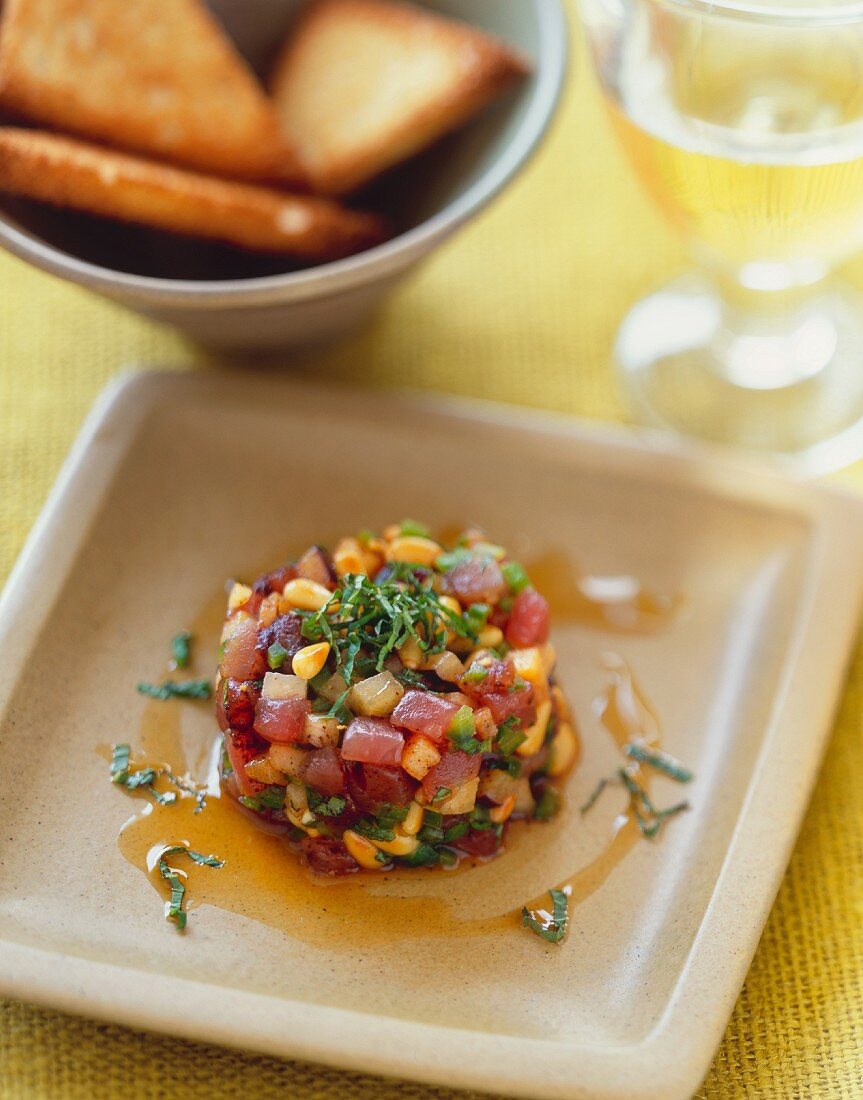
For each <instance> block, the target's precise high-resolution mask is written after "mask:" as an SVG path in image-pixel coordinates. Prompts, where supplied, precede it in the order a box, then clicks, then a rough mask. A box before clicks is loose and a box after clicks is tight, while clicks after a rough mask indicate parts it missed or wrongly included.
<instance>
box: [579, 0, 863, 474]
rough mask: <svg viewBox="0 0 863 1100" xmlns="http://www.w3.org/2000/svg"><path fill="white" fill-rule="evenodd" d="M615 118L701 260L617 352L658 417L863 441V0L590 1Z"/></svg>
mask: <svg viewBox="0 0 863 1100" xmlns="http://www.w3.org/2000/svg"><path fill="white" fill-rule="evenodd" d="M581 12H582V18H583V21H584V24H585V27H586V29H587V35H588V40H589V43H590V47H591V52H592V56H593V59H594V62H595V66H596V70H597V73H598V76H599V80H600V83H601V85H602V88H603V90H604V92H605V96H606V100H607V103H608V106H609V110H610V114H611V118H612V124H613V127H614V129H615V130H616V131H617V133H618V135H619V137H620V140H621V142H622V145H623V147H624V149H625V150H626V153H627V154H628V157H629V159H630V161H631V162H632V164H633V165H634V167H635V169H636V172H637V174H638V175H639V177H640V179H641V181H642V183H643V184H644V186H645V188H646V189H647V191H648V192H649V193H650V194H651V195H652V197H653V199H654V200H655V201H656V203H657V204H658V205H659V207H660V209H661V210H662V211H663V212H664V213H665V215H666V216H667V218H668V219H669V221H670V222H671V223H672V224H673V225H674V226H675V227H676V228H677V230H678V231H679V232H680V233H681V234H682V235H683V237H684V238H685V240H686V242H687V244H688V246H689V249H690V252H691V254H692V256H693V259H694V260H695V261H696V263H697V264H698V268H697V269H696V270H695V271H693V272H690V273H688V274H686V275H685V276H683V277H681V278H678V279H677V280H675V281H674V282H672V283H671V284H669V285H667V286H665V287H663V288H662V289H660V290H659V291H657V292H656V293H654V294H652V295H650V296H649V297H647V298H645V299H643V300H641V301H639V302H638V303H637V304H636V305H635V306H634V307H633V308H632V309H631V310H630V312H629V314H628V315H627V316H626V317H625V319H624V321H623V323H622V325H621V327H620V330H619V332H618V336H617V341H616V346H615V357H616V360H617V364H618V367H619V370H620V372H621V377H622V378H623V381H624V384H625V387H626V389H627V391H628V394H629V396H630V398H631V399H632V401H633V403H634V406H635V410H636V412H637V414H638V415H639V416H640V417H641V418H642V419H644V420H646V421H647V422H649V423H652V424H654V425H658V426H661V427H665V428H670V429H672V430H675V431H677V432H680V433H683V434H686V435H690V436H698V437H701V438H706V439H710V440H712V441H714V442H718V443H723V444H729V445H733V446H737V447H743V448H746V449H749V450H757V451H764V452H771V453H776V454H781V455H785V456H791V457H793V458H794V459H796V460H798V461H799V462H802V463H803V464H804V465H805V466H806V467H807V468H809V469H811V470H813V471H816V472H820V471H823V470H827V469H833V468H837V467H839V466H842V465H845V464H847V463H848V462H850V461H852V460H853V459H855V458H857V457H859V456H860V455H863V297H861V296H860V295H858V294H857V292H856V291H854V290H853V289H852V288H850V287H848V286H844V285H843V284H841V283H840V282H838V281H835V280H834V279H832V278H830V277H829V274H830V270H831V268H832V267H833V266H834V265H835V264H836V263H837V262H839V261H841V260H843V259H845V258H847V257H848V256H850V255H851V254H853V253H854V252H856V251H858V250H859V249H860V248H861V247H863V3H859V2H858V3H848V4H843V3H839V2H836V0H827V2H826V3H824V4H821V5H818V6H817V7H816V6H813V5H807V4H806V3H805V0H802V2H801V3H799V4H794V3H793V0H783V2H781V3H777V4H774V3H769V2H766V0H746V2H740V3H737V2H723V0H720V2H719V3H708V2H705V0H581Z"/></svg>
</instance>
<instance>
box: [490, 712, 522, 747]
mask: <svg viewBox="0 0 863 1100" xmlns="http://www.w3.org/2000/svg"><path fill="white" fill-rule="evenodd" d="M526 740H527V734H526V733H525V732H524V730H523V729H522V728H521V719H520V718H518V717H517V716H516V715H514V714H511V715H510V716H509V718H507V719H506V720H505V721H503V722H501V724H500V726H498V730H497V747H498V751H499V752H501V753H502V754H503V755H504V756H512V754H513V753H514V752H515V751H516V749H517V748H518V747H519V745H523V744H524V742H525V741H526Z"/></svg>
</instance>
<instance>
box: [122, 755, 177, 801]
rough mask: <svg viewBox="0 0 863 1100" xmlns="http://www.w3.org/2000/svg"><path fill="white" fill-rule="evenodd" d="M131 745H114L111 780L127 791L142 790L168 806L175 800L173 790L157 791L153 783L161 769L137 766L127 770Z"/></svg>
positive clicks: (161, 772)
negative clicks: (133, 769)
mask: <svg viewBox="0 0 863 1100" xmlns="http://www.w3.org/2000/svg"><path fill="white" fill-rule="evenodd" d="M131 752H132V750H131V747H130V746H129V745H125V744H121V745H115V746H114V753H113V757H112V759H111V782H112V783H116V784H117V786H119V787H125V788H126V790H127V791H137V790H142V791H144V792H145V793H146V794H148V795H150V797H151V798H152V799H153V800H154V801H155V802H158V803H159V805H160V806H169V805H170V804H171V803H172V802H176V801H177V796H176V795H175V794H174V792H173V791H157V790H156V788H155V786H154V783H155V782H156V780H157V779H158V778H159V776H160V775H162V774H164V773H163V771H161V770H160V769H157V768H139V769H138V770H137V771H131V772H130V771H129V757H130V755H131Z"/></svg>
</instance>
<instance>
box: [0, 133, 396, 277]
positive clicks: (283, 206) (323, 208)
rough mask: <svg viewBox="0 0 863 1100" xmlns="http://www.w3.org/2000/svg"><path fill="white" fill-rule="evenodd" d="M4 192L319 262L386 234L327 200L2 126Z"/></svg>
mask: <svg viewBox="0 0 863 1100" xmlns="http://www.w3.org/2000/svg"><path fill="white" fill-rule="evenodd" d="M0 190H4V191H9V192H12V193H14V194H17V195H23V196H25V197H26V198H31V199H38V200H40V201H42V202H47V203H51V204H52V205H54V206H63V207H71V208H72V209H75V210H83V211H86V212H87V213H89V214H97V215H100V216H102V217H106V218H115V219H118V220H119V221H125V222H134V223H138V224H140V225H147V226H154V227H156V228H157V229H165V230H168V231H169V232H172V233H179V234H182V235H183V236H187V237H203V238H207V239H210V240H216V241H222V242H225V243H227V244H232V245H236V246H237V247H239V248H245V249H248V250H250V251H252V252H268V253H277V254H283V255H286V256H291V257H294V258H295V259H299V260H305V261H322V260H331V259H336V258H338V257H340V256H347V255H349V254H351V253H354V252H360V251H362V250H363V249H365V248H369V247H371V246H372V245H374V244H377V243H379V242H380V241H381V240H383V239H384V237H385V236H386V226H385V223H384V221H383V220H382V219H381V218H379V217H378V216H377V215H376V214H367V213H363V212H361V211H355V210H347V209H346V208H345V207H343V206H341V205H340V204H339V203H337V202H334V201H333V200H331V199H325V198H317V197H314V196H311V195H290V194H287V193H286V192H284V191H277V190H275V189H273V188H268V187H260V186H257V185H255V184H250V183H239V182H234V181H232V180H224V179H219V178H216V177H212V176H204V175H201V174H200V173H198V172H192V171H189V170H188V169H184V168H173V167H169V166H168V165H164V164H159V163H157V162H155V161H151V160H144V159H143V158H141V157H137V156H131V155H130V154H128V153H118V152H115V151H114V150H112V149H104V148H102V147H100V146H97V145H90V144H89V143H85V142H83V141H78V140H77V139H75V138H67V137H61V136H59V135H57V134H50V133H46V132H45V131H41V130H23V129H18V128H17V127H9V126H5V127H0Z"/></svg>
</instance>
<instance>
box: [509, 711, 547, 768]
mask: <svg viewBox="0 0 863 1100" xmlns="http://www.w3.org/2000/svg"><path fill="white" fill-rule="evenodd" d="M549 718H551V699H543V701H542V702H541V703H539V704H538V705H537V708H536V721H535V722H534V723H533V725H532V726H528V728H527V729H526V730H525V731H524V732H525V733H526V734H527V740H526V741H522V743H521V744H520V745H519V746H518V748H517V749H516V750H515V751H516V752H517V753H518V755H519V756H533V755H534V753H537V752H539V750H540V749H541V748H542V742H543V741H544V740H545V731H546V728H547V726H548V720H549Z"/></svg>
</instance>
